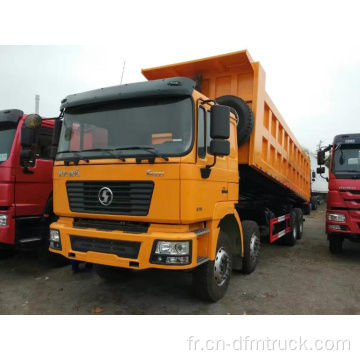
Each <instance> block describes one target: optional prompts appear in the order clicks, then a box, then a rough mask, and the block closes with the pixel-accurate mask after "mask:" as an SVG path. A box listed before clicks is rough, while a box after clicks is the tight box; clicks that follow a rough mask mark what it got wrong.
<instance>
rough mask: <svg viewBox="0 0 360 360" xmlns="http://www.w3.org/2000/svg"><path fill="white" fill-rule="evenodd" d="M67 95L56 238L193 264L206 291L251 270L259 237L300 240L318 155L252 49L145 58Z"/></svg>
mask: <svg viewBox="0 0 360 360" xmlns="http://www.w3.org/2000/svg"><path fill="white" fill-rule="evenodd" d="M142 73H143V74H144V76H145V77H146V78H147V79H148V80H149V81H146V82H142V83H135V84H127V85H119V86H114V87H110V88H103V89H99V90H94V91H89V92H85V93H81V94H75V95H70V96H68V97H67V98H65V99H64V100H63V101H62V103H61V110H62V112H63V119H62V121H63V124H62V131H61V134H60V136H59V139H56V138H55V139H54V144H55V145H57V144H58V143H59V144H58V153H57V155H56V161H55V166H54V174H53V177H54V210H55V213H56V214H57V215H58V216H59V220H58V221H57V222H56V223H53V224H52V225H51V234H50V249H51V251H53V252H56V253H61V254H62V255H63V256H66V257H68V258H70V259H74V260H79V261H86V262H92V263H95V264H96V265H95V268H96V270H97V272H98V274H99V275H100V276H101V277H102V278H104V279H105V280H112V279H114V277H117V276H119V274H123V273H125V272H127V271H129V270H131V269H133V270H141V269H148V268H157V269H172V270H189V269H191V270H193V271H192V273H193V279H194V285H195V287H194V288H195V291H196V292H197V293H198V295H199V296H200V297H201V298H203V299H206V300H209V301H217V300H219V299H220V298H221V297H222V296H223V295H224V294H225V292H226V289H227V287H228V284H229V281H230V276H231V273H232V270H239V271H241V272H243V273H251V272H252V271H254V269H255V267H256V264H257V261H258V257H259V251H260V238H261V237H262V238H264V239H266V238H267V239H268V240H269V241H270V242H273V241H279V242H282V243H283V244H287V245H294V244H295V241H296V239H299V238H300V237H301V236H302V232H303V215H302V214H303V211H302V209H303V206H304V204H305V203H306V202H308V201H309V198H310V162H309V158H308V157H307V155H305V153H304V152H303V151H302V150H301V147H300V145H299V144H298V142H297V141H296V139H295V137H294V136H293V134H292V133H291V131H290V129H289V128H288V126H287V125H286V123H285V121H284V120H283V119H282V117H281V115H280V114H279V112H278V110H277V109H276V108H275V106H274V104H273V103H272V101H271V100H270V98H269V96H268V95H267V94H266V92H265V73H264V70H263V69H262V68H261V66H260V64H259V63H257V62H253V60H252V59H251V57H250V55H249V54H248V52H247V51H240V52H236V53H232V54H227V55H221V56H216V57H212V58H207V59H202V60H196V61H191V62H186V63H181V64H176V65H169V66H162V67H158V68H153V69H146V70H143V72H142Z"/></svg>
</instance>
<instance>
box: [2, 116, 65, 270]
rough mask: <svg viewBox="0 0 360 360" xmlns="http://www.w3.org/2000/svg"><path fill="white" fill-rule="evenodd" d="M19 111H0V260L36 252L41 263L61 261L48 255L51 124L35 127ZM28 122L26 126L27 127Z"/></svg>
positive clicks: (51, 165)
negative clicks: (31, 250)
mask: <svg viewBox="0 0 360 360" xmlns="http://www.w3.org/2000/svg"><path fill="white" fill-rule="evenodd" d="M26 118H27V116H26V115H25V114H24V113H23V112H22V111H20V110H3V111H0V257H2V258H3V257H6V256H8V255H10V254H11V253H12V252H13V250H14V248H15V247H29V246H37V248H38V253H39V256H40V258H41V260H43V261H44V262H46V263H51V264H54V263H57V262H58V260H59V259H60V260H63V259H64V258H63V257H59V256H58V255H56V254H53V253H51V252H50V251H49V250H48V247H49V225H50V222H51V221H54V219H55V217H54V213H53V211H52V187H53V184H52V168H53V160H52V159H51V156H50V149H51V143H52V136H53V127H54V122H53V121H47V120H44V121H42V123H41V124H40V123H39V126H38V127H37V128H36V129H35V128H33V129H32V128H30V127H27V126H25V123H27V124H28V125H29V126H33V125H34V126H35V124H31V117H30V118H28V120H27V121H26V120H25V119H26ZM29 120H30V122H29Z"/></svg>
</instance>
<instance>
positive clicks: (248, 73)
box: [142, 50, 310, 201]
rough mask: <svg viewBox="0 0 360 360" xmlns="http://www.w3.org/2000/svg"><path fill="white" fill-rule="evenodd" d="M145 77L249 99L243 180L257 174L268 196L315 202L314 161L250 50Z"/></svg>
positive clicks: (156, 71)
mask: <svg viewBox="0 0 360 360" xmlns="http://www.w3.org/2000/svg"><path fill="white" fill-rule="evenodd" d="M142 73H143V75H144V76H145V77H146V78H147V79H148V80H155V79H162V78H169V77H175V76H185V77H189V78H192V79H198V80H199V79H201V81H200V83H199V86H200V87H201V93H202V94H204V95H205V96H207V97H208V98H211V99H216V98H217V97H219V96H223V95H235V96H238V97H240V98H242V99H243V100H245V101H246V102H247V103H248V104H249V105H250V106H251V108H252V111H253V114H254V120H255V124H254V130H253V132H252V134H251V137H250V140H249V141H247V142H246V143H245V144H243V145H242V146H240V147H239V167H240V178H241V177H242V176H243V173H242V171H241V170H242V169H243V170H244V174H245V175H246V176H247V180H248V181H250V180H252V178H251V179H249V177H251V176H252V177H254V175H255V177H257V178H258V179H257V181H256V183H257V186H258V188H259V191H261V189H260V188H266V191H263V193H264V194H266V193H268V195H271V194H269V192H278V191H279V189H280V190H281V189H284V188H286V191H285V192H283V193H284V194H286V195H287V196H289V197H293V198H294V199H295V200H294V201H298V200H305V201H308V200H309V199H310V159H309V157H308V155H307V154H306V153H305V152H304V151H303V150H302V148H301V146H300V144H299V143H298V141H297V140H296V138H295V136H294V135H293V134H292V132H291V130H290V129H289V127H288V126H287V124H286V122H285V120H284V119H283V118H282V116H281V115H280V113H279V111H278V110H277V108H276V107H275V105H274V104H273V102H272V101H271V99H270V97H269V95H268V94H267V93H266V91H265V72H264V70H263V69H262V67H261V65H260V63H259V62H253V60H252V58H251V57H250V55H249V53H248V52H247V51H246V50H244V51H239V52H235V53H231V54H226V55H220V56H215V57H210V58H206V59H201V60H194V61H189V62H185V63H180V64H174V65H167V66H162V67H157V68H152V69H145V70H142ZM247 169H248V170H249V171H248V170H247ZM259 178H262V179H263V181H259ZM266 179H271V180H272V181H267V180H266ZM243 189H245V192H246V193H248V194H249V195H250V196H251V195H253V196H254V195H255V194H254V191H257V190H254V189H255V188H254V186H253V188H252V189H253V191H251V189H250V187H249V184H248V182H240V194H241V192H242V190H243ZM284 190H285V189H284Z"/></svg>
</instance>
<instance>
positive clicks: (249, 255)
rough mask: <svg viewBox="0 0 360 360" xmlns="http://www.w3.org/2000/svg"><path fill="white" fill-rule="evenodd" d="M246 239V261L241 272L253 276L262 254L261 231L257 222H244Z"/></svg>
mask: <svg viewBox="0 0 360 360" xmlns="http://www.w3.org/2000/svg"><path fill="white" fill-rule="evenodd" d="M242 228H243V238H244V259H243V268H242V270H241V272H243V273H244V274H251V273H252V272H253V271H254V270H255V268H256V265H257V262H258V258H259V254H260V230H259V227H258V225H257V223H256V222H255V221H248V220H244V221H243V222H242Z"/></svg>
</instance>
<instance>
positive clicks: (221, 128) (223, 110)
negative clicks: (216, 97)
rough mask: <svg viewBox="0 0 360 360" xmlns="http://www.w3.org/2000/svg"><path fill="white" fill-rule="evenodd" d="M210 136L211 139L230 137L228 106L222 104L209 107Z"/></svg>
mask: <svg viewBox="0 0 360 360" xmlns="http://www.w3.org/2000/svg"><path fill="white" fill-rule="evenodd" d="M210 136H211V138H212V139H222V140H223V139H228V138H229V137H230V108H229V107H228V106H223V105H213V106H212V107H211V124H210Z"/></svg>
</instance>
